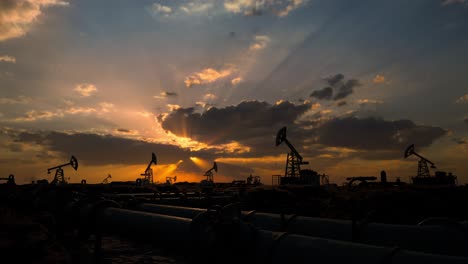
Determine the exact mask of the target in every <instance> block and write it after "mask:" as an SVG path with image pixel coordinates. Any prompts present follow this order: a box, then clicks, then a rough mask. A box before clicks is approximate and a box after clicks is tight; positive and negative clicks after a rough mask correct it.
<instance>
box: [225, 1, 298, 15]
mask: <svg viewBox="0 0 468 264" xmlns="http://www.w3.org/2000/svg"><path fill="white" fill-rule="evenodd" d="M305 2H306V1H304V0H276V1H271V0H225V1H224V9H225V10H226V11H227V12H230V13H234V14H243V15H244V16H253V15H262V14H263V13H264V12H265V11H267V10H268V11H270V12H271V13H273V14H274V15H276V16H278V17H284V16H287V15H289V13H290V12H291V11H293V10H295V9H297V8H299V7H301V6H303V5H304V4H305Z"/></svg>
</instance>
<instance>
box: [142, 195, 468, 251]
mask: <svg viewBox="0 0 468 264" xmlns="http://www.w3.org/2000/svg"><path fill="white" fill-rule="evenodd" d="M135 209H136V210H140V211H145V212H152V213H158V214H166V215H172V216H179V217H186V218H194V217H196V216H197V215H199V214H201V213H203V212H205V211H206V210H205V209H200V208H188V207H179V206H168V205H158V204H147V203H143V204H139V205H137V206H136V208H135ZM242 220H244V221H246V222H248V223H250V224H252V225H253V226H255V227H256V228H259V229H265V230H272V231H287V232H289V233H292V234H299V235H307V236H314V237H322V238H327V239H334V240H341V241H349V242H358V243H363V244H370V245H376V246H387V247H393V246H398V247H400V248H403V249H408V250H414V251H419V252H426V253H437V254H444V255H456V256H468V252H467V250H466V249H467V248H468V241H467V236H466V224H465V225H463V224H462V223H460V224H454V225H451V226H450V225H420V226H411V225H391V224H380V223H357V224H354V225H353V222H352V221H349V220H336V219H326V218H316V217H302V216H295V215H283V216H282V215H277V214H269V213H259V212H255V211H251V212H242ZM464 226H465V227H464Z"/></svg>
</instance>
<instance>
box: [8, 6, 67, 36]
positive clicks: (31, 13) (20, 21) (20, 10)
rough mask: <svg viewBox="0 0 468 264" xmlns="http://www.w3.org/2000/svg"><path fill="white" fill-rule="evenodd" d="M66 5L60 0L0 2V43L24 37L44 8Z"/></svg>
mask: <svg viewBox="0 0 468 264" xmlns="http://www.w3.org/2000/svg"><path fill="white" fill-rule="evenodd" d="M67 5H68V2H65V1H61V0H13V1H3V0H2V1H0V41H4V40H8V39H12V38H18V37H21V36H24V35H25V34H26V33H27V32H28V31H29V30H30V29H31V25H32V24H33V23H35V22H36V21H37V19H38V17H39V16H40V15H41V14H42V12H43V9H44V8H46V7H50V6H67Z"/></svg>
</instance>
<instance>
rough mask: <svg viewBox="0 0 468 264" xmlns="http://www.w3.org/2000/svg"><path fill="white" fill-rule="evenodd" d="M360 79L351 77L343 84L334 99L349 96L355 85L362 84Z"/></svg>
mask: <svg viewBox="0 0 468 264" xmlns="http://www.w3.org/2000/svg"><path fill="white" fill-rule="evenodd" d="M360 85H361V84H360V83H359V81H358V80H355V79H351V80H348V81H346V83H344V84H343V85H341V86H340V87H339V89H338V92H337V93H336V94H335V97H333V100H339V99H343V98H346V97H348V96H349V95H351V94H352V93H353V92H354V87H357V86H360Z"/></svg>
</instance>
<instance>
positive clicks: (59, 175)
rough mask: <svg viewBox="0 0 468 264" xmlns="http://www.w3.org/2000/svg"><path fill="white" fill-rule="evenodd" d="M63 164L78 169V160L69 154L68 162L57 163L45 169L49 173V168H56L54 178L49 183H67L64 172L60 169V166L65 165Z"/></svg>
mask: <svg viewBox="0 0 468 264" xmlns="http://www.w3.org/2000/svg"><path fill="white" fill-rule="evenodd" d="M65 166H71V167H72V168H73V169H75V170H78V160H77V159H76V158H75V157H74V156H71V158H70V162H68V163H65V164H62V165H58V166H55V167H52V168H48V169H47V173H48V174H50V171H51V170H56V171H55V177H54V180H53V181H52V182H51V184H66V183H67V181H66V180H65V174H64V172H63V169H62V167H65Z"/></svg>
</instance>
